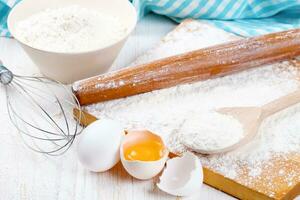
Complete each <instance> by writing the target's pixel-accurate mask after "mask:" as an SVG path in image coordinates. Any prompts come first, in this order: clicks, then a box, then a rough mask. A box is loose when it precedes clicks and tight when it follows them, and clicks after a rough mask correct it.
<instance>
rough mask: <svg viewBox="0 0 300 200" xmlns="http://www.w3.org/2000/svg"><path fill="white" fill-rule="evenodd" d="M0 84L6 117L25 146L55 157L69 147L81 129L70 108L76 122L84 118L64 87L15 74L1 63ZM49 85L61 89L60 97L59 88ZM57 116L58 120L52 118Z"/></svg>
mask: <svg viewBox="0 0 300 200" xmlns="http://www.w3.org/2000/svg"><path fill="white" fill-rule="evenodd" d="M0 83H1V84H2V85H3V86H4V88H5V93H6V99H7V102H6V106H7V111H8V115H9V118H10V120H11V122H12V124H13V125H14V126H15V127H16V128H17V130H18V132H19V133H21V135H22V139H23V141H24V143H25V145H26V146H27V147H29V148H30V149H31V150H33V151H35V152H39V153H43V154H47V155H53V156H56V155H61V154H63V153H65V152H66V151H67V150H68V149H69V148H70V147H71V146H72V144H73V142H74V140H75V138H76V136H77V135H79V134H80V133H81V131H82V130H83V127H81V126H80V124H79V123H80V120H74V119H73V116H72V109H73V108H75V109H77V110H79V111H80V113H79V119H81V118H82V117H83V115H82V113H81V106H80V104H79V101H78V100H77V98H76V96H75V95H74V94H73V93H72V92H71V91H70V90H69V89H68V88H67V87H66V86H65V85H63V84H62V83H60V82H58V81H55V80H52V79H49V78H46V77H37V76H20V75H15V74H13V73H12V72H11V71H10V70H9V69H7V68H6V67H5V66H3V64H2V63H1V61H0ZM50 86H53V87H56V88H58V89H59V90H61V89H62V91H60V92H62V93H60V94H62V95H60V96H59V95H58V94H59V93H58V92H57V90H58V89H57V90H54V89H52V88H51V87H50ZM14 95H15V96H14ZM66 95H67V96H66ZM17 96H19V98H20V99H18V98H17ZM61 96H62V97H61ZM15 101H21V102H23V105H22V106H20V105H19V104H15V103H13V102H15ZM67 107H69V108H70V109H69V110H70V111H68V110H67ZM26 109H27V111H26V112H25V110H26ZM21 110H23V111H21ZM52 110H54V112H52ZM57 112H58V113H57ZM53 113H56V114H53ZM58 114H59V115H60V116H61V117H57V119H55V117H56V115H58ZM34 117H36V118H34ZM30 119H31V120H30ZM28 138H30V140H29V141H28ZM37 141H39V142H41V143H38V142H37ZM46 142H47V144H46ZM49 143H50V144H49Z"/></svg>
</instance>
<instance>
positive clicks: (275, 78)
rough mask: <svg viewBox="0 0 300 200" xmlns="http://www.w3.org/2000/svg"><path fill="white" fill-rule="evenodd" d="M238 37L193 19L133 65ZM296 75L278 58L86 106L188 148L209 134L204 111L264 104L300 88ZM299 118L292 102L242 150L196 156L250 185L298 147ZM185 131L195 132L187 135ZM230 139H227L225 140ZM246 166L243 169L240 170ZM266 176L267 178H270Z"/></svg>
mask: <svg viewBox="0 0 300 200" xmlns="http://www.w3.org/2000/svg"><path fill="white" fill-rule="evenodd" d="M236 39H238V37H237V36H234V35H232V34H228V33H226V32H224V31H222V30H219V29H217V28H214V27H213V26H211V25H208V24H204V23H199V22H196V21H192V22H189V23H188V25H186V26H182V27H180V28H179V29H177V30H175V31H173V32H171V33H170V34H168V35H167V36H166V38H165V39H164V40H163V41H162V42H161V43H160V44H159V45H158V46H157V47H155V48H153V49H152V50H150V51H149V52H148V53H146V54H145V55H144V56H141V57H140V58H139V59H137V61H136V62H134V64H141V63H146V62H149V61H151V60H155V59H159V58H163V57H167V56H171V55H174V54H177V53H182V52H186V51H190V50H194V49H198V48H203V47H207V46H211V45H215V44H219V43H223V42H228V41H230V40H236ZM297 77H299V71H298V69H297V68H296V67H294V66H293V63H292V62H282V63H278V64H273V65H266V66H263V67H259V68H255V69H251V70H247V71H244V72H241V73H238V74H234V75H229V76H225V77H221V78H216V79H213V80H207V81H202V82H197V83H193V84H185V85H180V86H176V87H172V88H168V89H163V90H158V91H153V92H149V93H145V94H141V95H136V96H133V97H128V98H124V99H119V100H113V101H109V102H104V103H98V104H94V105H90V106H87V107H85V109H86V110H87V111H88V112H89V113H91V114H93V115H95V116H98V117H99V118H101V117H108V118H113V119H117V120H119V121H120V122H122V123H123V124H124V126H125V127H126V128H148V129H150V130H152V131H153V132H155V133H157V134H160V135H161V136H163V137H164V139H165V140H166V141H167V144H168V146H169V148H170V150H171V151H174V152H177V153H181V152H184V151H186V148H185V146H184V145H183V144H182V142H183V140H185V141H186V142H187V141H188V142H192V143H193V142H194V143H195V145H197V143H199V142H201V141H200V140H205V139H208V138H209V136H208V135H205V133H203V132H201V130H203V127H201V126H200V125H199V124H200V123H201V115H202V114H204V113H211V112H212V111H213V110H216V109H217V108H220V107H236V106H262V105H264V104H266V103H268V102H270V101H272V100H274V99H276V98H278V97H281V96H283V95H286V94H288V93H290V92H293V91H295V90H296V89H298V87H299V86H300V84H299V82H298V80H297ZM211 120H213V119H211ZM202 121H204V120H202ZM299 121H300V105H296V106H294V107H293V108H290V109H288V110H286V111H283V112H281V113H278V114H276V115H275V116H273V117H271V118H269V119H268V120H266V121H265V122H264V123H263V124H262V127H261V128H260V130H259V135H258V136H257V137H256V138H255V139H254V140H253V141H252V142H250V143H249V144H248V145H245V146H244V147H243V148H240V149H238V150H236V151H233V152H228V153H226V154H220V155H212V156H203V155H199V158H200V159H201V161H202V163H203V165H204V166H205V167H207V168H210V169H213V170H214V171H217V172H218V173H220V174H222V175H224V176H226V177H229V178H232V179H234V178H238V177H237V176H238V175H240V174H243V173H246V174H247V176H248V177H252V178H251V179H250V180H249V179H245V180H244V179H239V182H241V183H243V184H245V185H249V186H253V185H254V184H255V181H256V179H260V178H261V177H260V175H261V173H262V171H263V170H264V168H268V163H269V162H268V161H269V160H270V159H275V158H274V156H275V157H276V159H281V160H282V161H284V159H285V155H287V154H293V153H294V152H299V151H300V145H299V144H300V134H299V133H298V132H297V131H299V130H300V125H299V124H300V123H299ZM197 122H199V124H197ZM208 122H209V119H206V120H205V123H208ZM231 122H232V121H231ZM230 124H231V123H218V125H219V126H222V127H221V128H223V129H224V130H226V129H230V128H232V127H231V125H230ZM212 125H213V123H212ZM197 127H198V128H199V129H198V128H197ZM204 130H205V129H204ZM225 132H226V133H227V131H225ZM189 133H193V134H190V136H188V134H189ZM195 134H196V136H197V137H198V138H200V139H199V141H193V140H194V139H195ZM229 140H230V138H227V139H226V138H225V142H228V141H229ZM245 168H246V172H244V171H242V172H241V170H242V169H245ZM281 170H282V171H283V174H285V175H286V174H287V173H285V170H288V169H285V168H283V169H281ZM271 176H272V175H271ZM264 178H267V179H268V178H270V180H271V178H272V177H264ZM295 180H298V181H300V177H297V173H294V172H293V171H289V173H288V176H284V181H285V182H286V183H287V185H288V184H291V183H292V181H295ZM266 183H267V184H270V185H267V186H266V187H267V188H268V189H269V190H268V191H269V192H268V195H269V196H273V195H274V194H273V192H272V191H273V190H272V189H274V188H272V187H273V185H272V182H271V181H266Z"/></svg>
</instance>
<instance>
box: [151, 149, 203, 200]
mask: <svg viewBox="0 0 300 200" xmlns="http://www.w3.org/2000/svg"><path fill="white" fill-rule="evenodd" d="M202 184H203V170H202V165H201V163H200V160H199V158H197V156H195V155H194V154H192V153H190V152H187V153H185V154H184V155H183V156H182V157H176V158H172V159H170V160H168V161H167V166H166V168H165V170H164V171H163V173H162V175H161V177H160V182H159V183H158V184H157V186H158V188H159V189H161V190H162V191H164V192H166V193H168V194H171V195H174V196H191V195H195V194H197V193H199V192H200V190H201V187H202Z"/></svg>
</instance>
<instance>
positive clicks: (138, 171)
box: [120, 130, 169, 180]
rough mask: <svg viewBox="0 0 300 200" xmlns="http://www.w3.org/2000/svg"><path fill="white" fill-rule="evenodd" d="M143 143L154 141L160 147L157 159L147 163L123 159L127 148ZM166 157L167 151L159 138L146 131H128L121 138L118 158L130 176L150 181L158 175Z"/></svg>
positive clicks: (145, 161)
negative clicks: (160, 150)
mask: <svg viewBox="0 0 300 200" xmlns="http://www.w3.org/2000/svg"><path fill="white" fill-rule="evenodd" d="M145 141H155V142H156V143H157V144H160V145H161V147H162V152H161V156H160V158H159V159H157V160H150V161H147V160H129V159H126V158H125V157H126V155H125V154H124V152H125V151H126V149H127V148H129V147H132V146H133V147H134V145H138V144H140V143H141V142H145ZM145 148H147V147H145ZM148 150H149V149H148ZM168 155H169V151H168V149H167V148H166V146H165V144H164V143H163V140H162V139H161V137H160V136H158V135H156V134H154V133H152V132H150V131H148V130H129V131H127V135H125V136H124V137H123V140H122V143H121V148H120V157H121V162H122V164H123V167H124V168H125V170H126V171H127V172H128V173H129V174H130V175H131V176H133V177H135V178H137V179H140V180H147V179H151V178H153V177H155V176H156V175H157V174H159V173H160V172H161V170H162V169H163V168H164V166H165V163H166V161H167V159H168Z"/></svg>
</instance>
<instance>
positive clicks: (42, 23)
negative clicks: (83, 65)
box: [16, 5, 127, 52]
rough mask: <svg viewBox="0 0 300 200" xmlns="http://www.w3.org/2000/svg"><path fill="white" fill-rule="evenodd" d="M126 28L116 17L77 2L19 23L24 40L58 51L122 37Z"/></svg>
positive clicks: (90, 47)
mask: <svg viewBox="0 0 300 200" xmlns="http://www.w3.org/2000/svg"><path fill="white" fill-rule="evenodd" d="M126 32H127V30H126V27H125V26H124V24H122V23H121V21H120V19H118V18H117V17H115V16H112V15H107V14H104V13H100V12H97V11H94V10H90V9H87V8H82V7H79V6H77V5H73V6H68V7H63V8H56V9H47V10H44V11H41V12H39V13H36V14H34V15H32V16H30V17H29V18H27V19H24V20H22V21H20V22H19V23H18V24H17V26H16V34H17V35H18V37H19V38H20V40H21V41H23V42H25V43H26V44H28V45H29V46H32V47H35V48H39V49H43V50H48V51H55V52H82V51H89V50H94V49H97V48H101V47H104V46H106V45H109V44H112V43H113V42H114V41H117V40H119V39H121V38H122V37H123V36H124V35H125V34H126Z"/></svg>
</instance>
